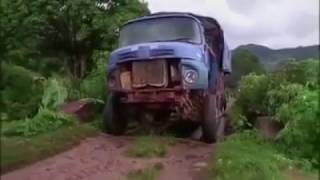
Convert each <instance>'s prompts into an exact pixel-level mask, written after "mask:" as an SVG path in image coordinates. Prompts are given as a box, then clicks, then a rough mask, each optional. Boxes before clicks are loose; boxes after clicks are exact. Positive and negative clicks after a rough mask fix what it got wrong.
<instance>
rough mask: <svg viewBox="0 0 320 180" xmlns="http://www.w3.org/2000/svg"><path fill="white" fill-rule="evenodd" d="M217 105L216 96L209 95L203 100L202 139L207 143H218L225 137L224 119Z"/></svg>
mask: <svg viewBox="0 0 320 180" xmlns="http://www.w3.org/2000/svg"><path fill="white" fill-rule="evenodd" d="M218 103H219V101H218V100H217V96H216V95H211V94H210V95H208V96H207V97H206V98H205V102H204V114H203V115H204V117H203V121H202V132H203V136H202V138H203V140H204V141H205V142H207V143H213V142H216V141H219V140H221V139H223V137H224V135H225V128H226V119H225V118H224V115H223V113H224V112H223V109H221V108H220V107H221V106H220V105H219V104H218Z"/></svg>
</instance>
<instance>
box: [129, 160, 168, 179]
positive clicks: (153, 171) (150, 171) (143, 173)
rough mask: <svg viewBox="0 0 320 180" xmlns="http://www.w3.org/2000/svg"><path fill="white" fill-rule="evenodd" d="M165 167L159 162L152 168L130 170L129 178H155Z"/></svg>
mask: <svg viewBox="0 0 320 180" xmlns="http://www.w3.org/2000/svg"><path fill="white" fill-rule="evenodd" d="M162 169H163V165H162V164H160V163H158V164H155V165H154V166H152V167H151V168H147V169H143V170H137V171H131V172H129V174H128V176H127V179H128V180H154V179H155V178H156V177H157V176H158V175H159V173H160V171H161V170H162Z"/></svg>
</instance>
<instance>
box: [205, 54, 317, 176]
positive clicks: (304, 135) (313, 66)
mask: <svg viewBox="0 0 320 180" xmlns="http://www.w3.org/2000/svg"><path fill="white" fill-rule="evenodd" d="M318 73H319V60H315V59H310V60H305V61H301V62H295V61H294V62H289V63H288V64H286V65H282V66H281V68H278V69H277V70H275V71H274V72H271V73H268V74H260V75H258V74H255V73H251V74H248V75H246V76H244V77H242V79H241V81H240V83H239V92H238V93H237V100H236V102H235V103H234V105H233V107H232V109H231V117H232V121H233V124H234V125H235V130H236V134H235V135H234V136H231V137H229V138H227V140H226V141H225V142H223V143H222V144H221V147H220V149H221V151H219V152H218V154H217V159H216V160H215V161H214V163H213V164H214V165H213V168H212V169H211V172H213V173H214V172H215V173H216V175H217V177H218V179H219V178H220V179H233V178H234V177H238V179H280V178H281V172H283V171H285V169H286V168H287V167H291V168H292V167H295V168H302V169H304V170H305V171H308V172H314V171H319V172H320V157H319V149H320V146H319V145H320V143H319V142H320V131H319V129H320V121H319V117H320V114H319V84H318V77H319V74H318ZM259 116H269V117H270V120H273V121H276V122H279V123H280V124H282V126H283V127H284V128H283V129H282V130H281V131H280V133H279V135H278V136H277V138H276V139H275V140H263V139H261V138H260V137H259V135H258V134H259V133H256V132H255V133H249V135H248V134H247V133H244V132H246V131H247V130H249V129H252V128H253V127H254V122H255V120H256V119H257V118H258V117H259ZM243 137H245V138H243ZM279 160H281V161H279ZM240 177H243V178H240Z"/></svg>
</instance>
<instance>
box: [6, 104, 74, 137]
mask: <svg viewBox="0 0 320 180" xmlns="http://www.w3.org/2000/svg"><path fill="white" fill-rule="evenodd" d="M75 122H76V121H74V120H73V118H72V117H71V116H68V115H65V114H62V113H57V112H54V111H52V110H49V109H46V108H40V109H39V111H38V113H37V114H36V115H35V116H34V117H33V118H26V119H24V120H20V121H17V122H11V123H9V124H4V128H3V132H2V133H3V135H5V136H24V137H29V136H35V135H38V134H41V133H45V132H48V131H53V130H56V129H58V128H60V127H63V126H68V125H72V124H74V123H75Z"/></svg>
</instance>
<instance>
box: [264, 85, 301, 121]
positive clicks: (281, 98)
mask: <svg viewBox="0 0 320 180" xmlns="http://www.w3.org/2000/svg"><path fill="white" fill-rule="evenodd" d="M303 88H304V87H303V86H302V85H300V84H292V83H287V84H281V85H280V86H279V87H276V88H274V89H271V90H269V91H268V92H267V101H268V102H267V108H268V114H269V115H272V116H273V115H275V113H276V112H277V111H278V110H279V108H280V107H281V106H283V105H284V104H288V103H290V102H291V101H294V100H295V99H296V98H297V96H299V95H300V94H301V93H303ZM283 123H286V121H285V122H283Z"/></svg>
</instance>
